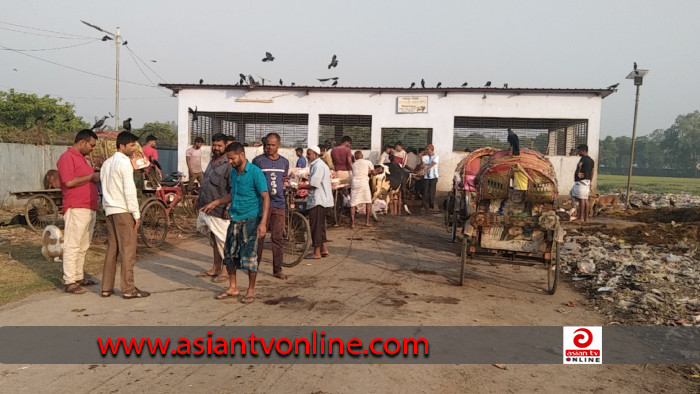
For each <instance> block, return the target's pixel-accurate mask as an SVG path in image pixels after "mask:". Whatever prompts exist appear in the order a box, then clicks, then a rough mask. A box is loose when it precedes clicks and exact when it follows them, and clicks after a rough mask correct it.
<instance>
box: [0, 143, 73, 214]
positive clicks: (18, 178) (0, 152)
mask: <svg viewBox="0 0 700 394" xmlns="http://www.w3.org/2000/svg"><path fill="white" fill-rule="evenodd" d="M67 148H68V147H67V146H53V145H25V144H5V143H0V157H2V160H0V179H2V182H0V206H4V205H22V204H23V203H24V201H22V200H17V199H16V198H15V197H13V196H12V195H10V192H17V191H32V190H42V189H44V175H45V174H46V171H48V170H51V169H54V170H55V169H56V162H57V161H58V158H59V157H61V155H62V154H63V152H65V151H66V149H67Z"/></svg>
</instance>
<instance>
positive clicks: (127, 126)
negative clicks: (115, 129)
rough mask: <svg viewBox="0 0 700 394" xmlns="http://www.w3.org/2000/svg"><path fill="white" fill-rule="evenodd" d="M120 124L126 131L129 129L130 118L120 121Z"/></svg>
mask: <svg viewBox="0 0 700 394" xmlns="http://www.w3.org/2000/svg"><path fill="white" fill-rule="evenodd" d="M122 126H124V130H126V131H131V118H128V119H127V120H125V121H124V122H123V123H122Z"/></svg>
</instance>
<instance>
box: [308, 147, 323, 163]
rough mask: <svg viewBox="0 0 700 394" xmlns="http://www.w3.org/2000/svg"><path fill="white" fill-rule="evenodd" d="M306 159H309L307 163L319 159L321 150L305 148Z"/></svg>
mask: <svg viewBox="0 0 700 394" xmlns="http://www.w3.org/2000/svg"><path fill="white" fill-rule="evenodd" d="M306 157H307V158H308V159H309V162H312V161H314V160H316V159H318V158H319V157H321V148H319V147H318V146H310V147H308V148H306Z"/></svg>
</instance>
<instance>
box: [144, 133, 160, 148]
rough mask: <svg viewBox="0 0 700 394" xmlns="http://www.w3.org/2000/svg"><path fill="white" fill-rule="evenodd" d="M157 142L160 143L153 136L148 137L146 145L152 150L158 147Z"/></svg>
mask: <svg viewBox="0 0 700 394" xmlns="http://www.w3.org/2000/svg"><path fill="white" fill-rule="evenodd" d="M156 141H158V138H156V136H155V135H153V134H151V135H149V136H148V137H146V145H148V146H150V147H151V148H155V147H156Z"/></svg>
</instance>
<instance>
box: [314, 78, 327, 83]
mask: <svg viewBox="0 0 700 394" xmlns="http://www.w3.org/2000/svg"><path fill="white" fill-rule="evenodd" d="M316 79H317V80H318V81H319V82H321V83H326V82H328V80H329V79H330V78H316Z"/></svg>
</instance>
